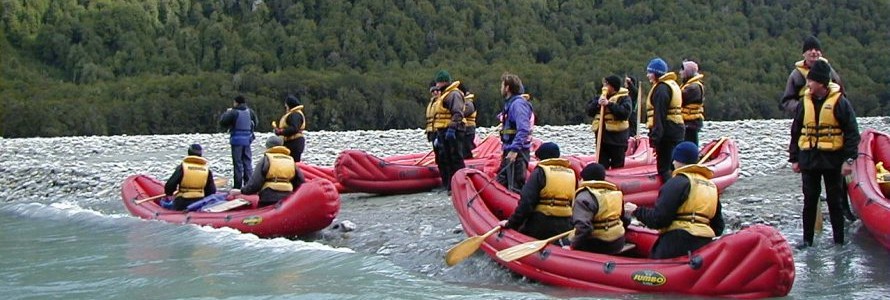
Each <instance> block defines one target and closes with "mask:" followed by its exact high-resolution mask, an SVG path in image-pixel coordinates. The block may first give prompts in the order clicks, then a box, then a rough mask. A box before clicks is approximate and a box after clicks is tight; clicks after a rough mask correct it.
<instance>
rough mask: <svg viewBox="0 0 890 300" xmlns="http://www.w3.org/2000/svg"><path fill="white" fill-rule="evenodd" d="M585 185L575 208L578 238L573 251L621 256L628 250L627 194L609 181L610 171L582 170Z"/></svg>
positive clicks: (580, 186) (594, 166) (591, 166)
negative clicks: (626, 234)
mask: <svg viewBox="0 0 890 300" xmlns="http://www.w3.org/2000/svg"><path fill="white" fill-rule="evenodd" d="M581 180H582V181H581V182H580V183H579V184H578V190H577V191H576V192H575V201H574V203H573V204H572V225H574V226H575V236H574V237H573V238H572V239H571V241H572V249H575V250H581V251H587V252H594V253H603V254H617V253H620V252H621V249H622V248H623V247H624V230H625V229H626V228H627V226H629V225H630V215H629V214H625V212H624V206H623V204H624V200H623V198H624V194H623V193H621V191H620V190H618V186H616V185H615V184H613V183H611V182H607V181H605V180H606V169H605V168H603V166H602V165H600V164H598V163H591V164H588V165H587V166H585V167H584V169H583V170H581Z"/></svg>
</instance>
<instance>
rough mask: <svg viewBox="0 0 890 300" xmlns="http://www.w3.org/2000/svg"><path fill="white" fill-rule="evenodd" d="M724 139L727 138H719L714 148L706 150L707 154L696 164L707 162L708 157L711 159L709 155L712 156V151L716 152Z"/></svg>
mask: <svg viewBox="0 0 890 300" xmlns="http://www.w3.org/2000/svg"><path fill="white" fill-rule="evenodd" d="M726 139H727V138H726V137H725V136H724V137H721V138H720V140H718V141H717V143H716V144H714V147H711V150H708V153H706V154H705V156H702V158H701V160H699V161H698V164H703V163H705V161H707V160H708V157H711V154H714V151H717V148H720V146H723V142H725V141H726Z"/></svg>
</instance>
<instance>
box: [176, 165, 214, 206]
mask: <svg viewBox="0 0 890 300" xmlns="http://www.w3.org/2000/svg"><path fill="white" fill-rule="evenodd" d="M207 176H210V168H209V167H208V166H207V159H206V158H203V157H200V156H194V155H189V156H186V157H185V158H184V159H182V180H180V181H179V192H178V193H177V194H176V196H177V197H182V198H204V196H205V195H204V186H205V185H207Z"/></svg>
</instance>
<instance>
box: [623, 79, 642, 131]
mask: <svg viewBox="0 0 890 300" xmlns="http://www.w3.org/2000/svg"><path fill="white" fill-rule="evenodd" d="M637 84H638V82H637V80H636V79H635V78H633V77H631V76H627V77H624V88H626V89H627V96H628V97H630V101H631V103H632V105H631V107H632V109H631V110H630V128H629V130H628V136H637V129H638V128H637V124H639V123H640V120H639V118H640V117H639V116H638V115H637V110H638V109H640V107H639V105H640V103H637V95H638V94H637V93H639V92H640V91H639V88H638V87H637Z"/></svg>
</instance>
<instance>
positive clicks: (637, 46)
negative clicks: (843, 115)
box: [0, 0, 890, 137]
mask: <svg viewBox="0 0 890 300" xmlns="http://www.w3.org/2000/svg"><path fill="white" fill-rule="evenodd" d="M0 1H2V26H0V36H2V37H3V38H2V39H0V53H2V57H0V66H2V74H0V80H2V81H0V99H2V100H0V101H2V103H0V104H2V105H0V115H2V122H0V134H2V135H3V136H4V137H27V136H60V135H110V134H163V133H183V132H216V131H219V130H220V129H219V128H218V127H217V125H216V119H217V118H218V116H219V114H220V113H222V111H224V110H225V108H226V107H228V106H230V105H231V102H232V98H233V97H234V96H236V95H238V94H243V95H245V96H246V97H247V98H248V99H249V104H250V105H251V106H252V107H253V108H255V109H256V110H257V112H258V114H259V117H260V119H261V120H263V122H261V123H262V124H260V130H264V131H265V130H269V129H270V124H269V123H270V122H271V121H272V120H277V118H278V117H280V115H281V113H282V112H283V109H284V108H283V97H284V95H286V94H288V93H293V94H296V95H298V96H299V97H300V98H301V99H302V100H303V102H304V104H305V105H306V109H305V110H306V113H307V118H308V124H309V128H310V130H355V129H391V128H418V127H421V126H422V125H423V122H424V121H423V111H424V106H425V104H426V102H427V101H428V98H427V95H428V93H427V84H428V82H429V81H430V80H432V79H433V75H434V74H435V72H436V71H437V70H439V69H447V70H448V71H449V72H450V73H451V74H452V76H453V77H455V79H457V80H461V81H462V82H464V83H466V84H467V85H468V86H469V87H470V88H471V89H472V90H473V91H475V93H476V94H477V99H478V100H477V102H478V106H479V109H480V118H479V119H480V120H479V122H480V123H481V126H492V125H494V124H495V123H496V122H497V121H496V119H495V118H494V115H495V114H496V113H497V110H498V109H499V107H500V105H501V103H502V100H501V97H500V95H499V90H498V84H499V78H500V74H501V73H503V72H504V71H509V72H512V73H516V74H518V75H519V76H520V77H521V78H522V80H523V82H524V83H525V85H526V88H527V90H528V92H530V93H531V94H532V96H533V97H534V100H533V104H534V106H535V110H536V113H537V115H538V123H539V124H553V125H561V124H578V123H582V122H588V121H589V118H588V117H586V116H585V115H584V110H583V106H584V103H585V102H586V100H587V99H589V98H591V97H592V96H593V95H594V94H595V93H596V91H595V87H596V85H597V84H598V83H599V82H600V81H601V79H602V78H603V77H605V76H607V75H609V74H613V73H615V74H619V75H624V74H628V75H632V76H636V77H640V78H644V77H645V76H644V75H645V74H644V71H645V66H646V64H647V62H648V61H649V59H651V58H652V57H654V56H661V57H663V58H665V59H666V60H667V61H668V63H669V65H670V66H671V68H675V69H676V68H678V66H679V64H680V62H681V60H682V59H683V58H692V59H695V60H697V61H699V65H700V68H701V69H702V72H703V73H704V74H705V76H706V77H705V83H706V88H707V95H706V97H707V99H706V115H707V117H708V119H711V120H730V119H746V118H778V117H782V116H781V114H780V112H779V110H778V109H777V103H778V101H779V98H780V95H781V93H782V91H783V89H784V85H785V81H786V79H787V77H788V74H789V72H790V71H791V69H792V64H793V63H794V62H795V61H797V60H800V59H802V56H801V44H802V40H803V38H804V37H806V36H808V35H816V36H817V37H818V38H819V39H820V40H821V41H822V47H823V53H824V54H825V57H826V58H828V59H829V61H830V62H831V63H832V65H833V67H834V68H835V69H836V70H838V72H839V73H840V74H841V76H842V77H843V78H844V81H845V84H846V87H847V93H848V98H850V99H851V100H852V101H853V103H854V106H855V109H856V110H857V113H858V114H859V115H861V116H874V115H888V114H890V90H888V88H890V76H888V75H887V69H888V68H890V55H888V52H887V51H888V50H887V49H890V22H888V21H887V20H890V2H888V1H871V0H864V1H860V0H835V1H756V0H755V1H706V0H701V1H698V0H696V1H691V0H680V1H634V0H625V1H610V0H604V1H591V0H575V1H556V0H528V1H496V0H486V1H470V0H449V1H444V0H443V1H439V0H371V1H347V0H307V1H296V0H279V1H268V0H267V1H263V0H253V1H244V0H216V1H193V0H0ZM647 86H648V85H647Z"/></svg>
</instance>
